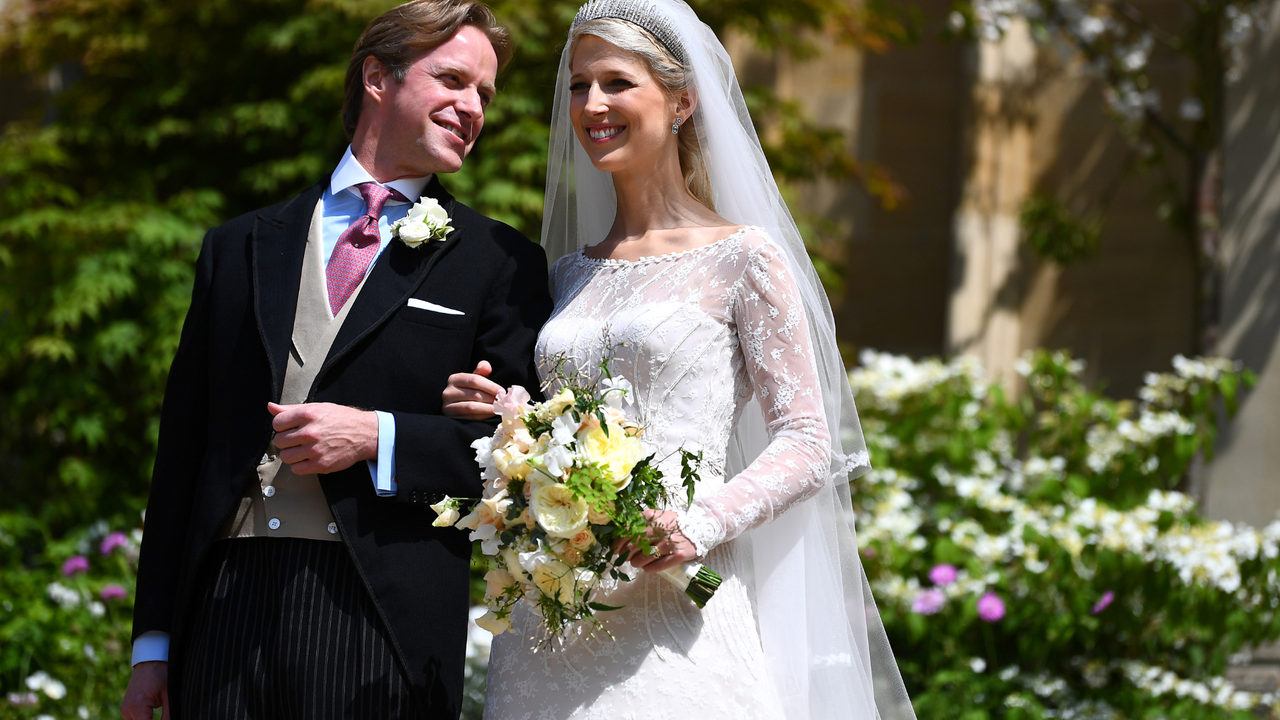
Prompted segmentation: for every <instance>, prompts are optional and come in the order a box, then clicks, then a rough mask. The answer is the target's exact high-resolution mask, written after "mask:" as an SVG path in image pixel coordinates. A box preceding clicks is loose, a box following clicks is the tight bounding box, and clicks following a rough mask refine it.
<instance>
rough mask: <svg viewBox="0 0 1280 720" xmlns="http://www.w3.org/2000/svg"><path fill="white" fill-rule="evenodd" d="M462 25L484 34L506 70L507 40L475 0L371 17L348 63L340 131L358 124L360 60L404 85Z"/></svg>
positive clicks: (421, 4) (446, 0) (415, 0)
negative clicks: (411, 70)
mask: <svg viewBox="0 0 1280 720" xmlns="http://www.w3.org/2000/svg"><path fill="white" fill-rule="evenodd" d="M464 25H471V26H473V27H475V28H477V29H479V30H480V31H481V32H483V33H484V34H485V35H486V36H487V37H488V38H489V42H490V43H491V44H492V45H493V50H494V52H495V53H497V55H498V69H499V70H501V69H502V68H504V67H506V65H507V61H509V60H510V59H511V36H510V35H509V34H508V33H507V29H506V28H504V27H502V26H501V25H499V24H498V20H497V18H495V17H494V16H493V11H492V10H490V9H489V7H488V6H487V5H485V4H483V3H479V2H475V0H412V2H407V3H405V4H403V5H401V6H399V7H394V8H391V9H390V10H388V11H386V12H384V13H382V14H381V15H379V16H378V17H376V18H374V19H373V20H372V21H371V22H370V23H369V26H368V27H366V28H365V29H364V32H363V33H361V34H360V39H359V40H357V41H356V49H355V51H354V52H352V53H351V62H349V63H348V64H347V79H346V84H345V90H346V98H345V99H344V100H343V103H342V127H343V129H344V130H346V131H347V137H348V138H351V137H352V136H354V135H355V132H356V124H357V123H358V122H359V121H360V106H361V104H362V103H363V101H364V61H365V58H367V57H369V56H373V57H375V58H377V59H378V61H379V62H381V63H382V65H383V66H384V67H386V68H387V70H388V71H389V72H390V73H391V77H393V78H395V80H396V82H404V77H405V73H406V72H408V70H409V66H410V65H412V64H413V61H414V60H417V59H418V58H419V57H421V55H422V54H423V53H425V52H428V51H430V50H433V49H435V48H436V47H439V46H440V45H443V44H445V43H446V42H448V41H449V39H450V38H452V37H453V36H454V33H456V32H458V30H460V29H462V27H463V26H464Z"/></svg>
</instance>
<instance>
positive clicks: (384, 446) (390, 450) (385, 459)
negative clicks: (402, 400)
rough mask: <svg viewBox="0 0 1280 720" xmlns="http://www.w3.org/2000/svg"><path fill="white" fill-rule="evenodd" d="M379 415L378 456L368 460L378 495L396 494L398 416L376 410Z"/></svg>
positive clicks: (393, 495) (388, 495)
mask: <svg viewBox="0 0 1280 720" xmlns="http://www.w3.org/2000/svg"><path fill="white" fill-rule="evenodd" d="M374 414H375V415H377V416H378V457H377V459H376V460H366V461H365V462H366V463H368V464H369V474H370V475H372V476H373V489H374V490H375V491H376V492H377V493H378V497H395V495H396V416H395V415H392V414H391V413H387V412H382V411H380V410H375V411H374Z"/></svg>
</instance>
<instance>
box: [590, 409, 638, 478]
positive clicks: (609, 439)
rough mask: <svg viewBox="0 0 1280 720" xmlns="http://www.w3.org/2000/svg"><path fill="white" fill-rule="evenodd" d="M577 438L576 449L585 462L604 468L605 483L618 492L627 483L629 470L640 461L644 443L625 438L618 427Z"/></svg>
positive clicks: (624, 432)
mask: <svg viewBox="0 0 1280 720" xmlns="http://www.w3.org/2000/svg"><path fill="white" fill-rule="evenodd" d="M606 427H607V428H608V432H607V433H606V432H605V428H596V429H594V430H590V431H587V432H584V433H581V434H580V435H579V436H578V447H579V448H580V449H581V451H582V454H583V455H584V456H585V457H586V459H587V460H588V461H589V462H594V463H598V464H600V465H602V466H604V467H605V468H606V470H607V471H608V473H609V480H610V481H611V482H612V483H613V486H614V487H615V488H617V489H619V490H621V489H622V488H624V487H626V486H627V485H630V484H631V471H632V470H633V469H634V468H635V466H636V463H638V462H640V461H641V460H643V459H644V443H642V442H640V439H639V438H634V437H631V436H629V435H627V433H626V430H625V429H623V428H622V427H621V426H620V425H607V426H606Z"/></svg>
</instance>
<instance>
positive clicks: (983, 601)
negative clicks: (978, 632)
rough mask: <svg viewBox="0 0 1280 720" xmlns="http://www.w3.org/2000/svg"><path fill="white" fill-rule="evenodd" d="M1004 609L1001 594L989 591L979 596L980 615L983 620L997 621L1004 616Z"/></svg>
mask: <svg viewBox="0 0 1280 720" xmlns="http://www.w3.org/2000/svg"><path fill="white" fill-rule="evenodd" d="M1004 611H1005V608H1004V601H1003V600H1001V599H1000V596H999V595H997V594H995V593H993V592H989V593H987V594H986V595H983V596H982V597H980V598H978V617H980V618H982V619H983V620H985V621H987V622H989V623H993V622H997V621H999V620H1000V619H1001V618H1003V617H1004Z"/></svg>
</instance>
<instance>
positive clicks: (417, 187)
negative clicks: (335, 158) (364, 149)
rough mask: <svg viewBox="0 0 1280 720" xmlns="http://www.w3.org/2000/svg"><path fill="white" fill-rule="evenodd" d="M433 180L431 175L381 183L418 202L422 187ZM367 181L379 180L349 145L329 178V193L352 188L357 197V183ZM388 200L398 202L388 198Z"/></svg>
mask: <svg viewBox="0 0 1280 720" xmlns="http://www.w3.org/2000/svg"><path fill="white" fill-rule="evenodd" d="M430 181H431V176H430V175H427V176H426V177H416V178H400V179H399V180H392V181H391V182H389V183H381V184H382V185H383V187H389V188H394V189H395V190H396V191H398V192H399V193H400V194H401V195H404V196H405V197H407V198H409V200H410V201H411V202H416V201H417V199H418V198H420V197H422V189H423V188H425V187H426V186H427V183H428V182H430ZM366 182H377V181H376V180H374V179H373V176H372V175H370V174H369V171H368V170H365V169H364V166H363V165H361V164H360V161H359V160H356V156H355V155H352V154H351V146H350V145H348V146H347V152H346V153H344V154H343V155H342V161H341V162H339V163H338V167H337V169H335V170H334V171H333V177H331V178H330V179H329V193H330V194H331V195H337V194H338V193H340V192H342V191H343V190H348V189H349V190H351V191H352V192H353V193H355V195H356V196H357V197H359V196H360V191H359V190H358V189H356V188H355V186H356V185H359V184H360V183H366ZM387 202H392V203H394V202H396V201H395V200H388V201H387Z"/></svg>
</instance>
